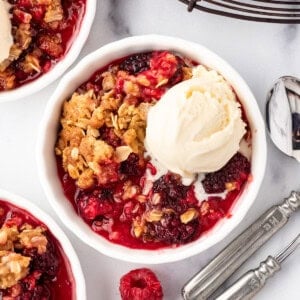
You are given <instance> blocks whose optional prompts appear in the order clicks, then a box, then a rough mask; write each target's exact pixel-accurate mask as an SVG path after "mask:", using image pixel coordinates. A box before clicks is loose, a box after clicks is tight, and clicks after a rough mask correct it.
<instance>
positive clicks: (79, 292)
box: [0, 189, 86, 300]
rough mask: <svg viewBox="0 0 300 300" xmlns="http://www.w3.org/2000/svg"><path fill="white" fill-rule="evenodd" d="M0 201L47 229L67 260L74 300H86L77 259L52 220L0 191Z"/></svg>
mask: <svg viewBox="0 0 300 300" xmlns="http://www.w3.org/2000/svg"><path fill="white" fill-rule="evenodd" d="M0 200H3V201H5V202H7V203H10V204H12V205H14V206H16V207H18V208H21V209H23V210H25V211H27V212H28V213H29V214H31V215H32V216H34V217H35V218H36V219H37V220H39V221H41V222H42V223H43V224H45V225H46V226H47V227H48V229H49V230H50V232H51V233H52V235H53V236H54V237H55V238H56V239H57V240H58V242H59V244H60V246H61V248H62V250H63V252H64V254H65V256H66V258H67V259H68V260H69V264H70V267H71V272H72V274H73V277H74V280H75V289H76V299H77V300H86V288H85V280H84V276H83V272H82V269H81V266H80V262H79V259H78V257H77V255H76V253H75V250H74V248H73V246H72V244H71V243H70V241H69V240H68V238H67V236H66V235H65V234H64V232H63V231H62V230H61V229H60V227H59V226H58V225H57V224H56V223H55V222H54V220H53V219H52V218H51V217H49V216H48V215H47V214H46V213H45V212H44V211H42V210H41V209H40V208H38V207H37V206H36V205H34V204H33V203H32V202H30V201H28V200H26V199H24V198H22V197H20V196H17V195H14V194H12V193H9V192H7V191H4V190H2V189H0Z"/></svg>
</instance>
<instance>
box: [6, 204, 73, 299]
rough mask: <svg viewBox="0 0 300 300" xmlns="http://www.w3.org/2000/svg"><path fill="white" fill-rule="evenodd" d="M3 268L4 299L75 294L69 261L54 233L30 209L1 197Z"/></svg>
mask: <svg viewBox="0 0 300 300" xmlns="http://www.w3.org/2000/svg"><path fill="white" fill-rule="evenodd" d="M12 265H14V268H11V267H10V266H12ZM0 268H1V277H0V295H1V296H2V297H3V299H22V300H30V299H39V300H50V299H70V300H71V299H74V298H75V290H74V279H73V275H72V273H71V271H70V266H69V262H68V260H67V258H66V257H65V255H64V254H63V252H62V249H61V246H60V245H59V243H58V241H57V240H56V239H55V237H54V236H53V235H52V233H51V232H50V231H49V230H48V229H47V228H46V226H45V225H44V224H41V223H40V222H39V221H38V220H37V219H35V218H34V217H33V216H31V215H30V214H29V213H28V212H26V211H24V210H22V209H19V208H17V207H15V206H13V205H11V204H8V203H6V202H4V201H1V200H0ZM2 297H1V299H2Z"/></svg>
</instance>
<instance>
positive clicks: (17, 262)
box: [0, 251, 30, 289]
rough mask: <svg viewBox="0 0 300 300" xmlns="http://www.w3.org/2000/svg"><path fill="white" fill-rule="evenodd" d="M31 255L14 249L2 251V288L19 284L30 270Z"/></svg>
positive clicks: (0, 277)
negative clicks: (27, 255) (28, 255)
mask: <svg viewBox="0 0 300 300" xmlns="http://www.w3.org/2000/svg"><path fill="white" fill-rule="evenodd" d="M29 263H30V257H26V256H22V255H20V254H18V253H15V252H12V251H0V289H7V288H9V287H12V286H13V285H15V284H17V283H18V281H19V280H20V279H22V278H24V277H25V276H26V275H27V274H28V272H29Z"/></svg>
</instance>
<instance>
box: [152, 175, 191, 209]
mask: <svg viewBox="0 0 300 300" xmlns="http://www.w3.org/2000/svg"><path fill="white" fill-rule="evenodd" d="M188 190H189V187H188V186H185V185H183V184H182V183H181V181H180V179H178V178H176V177H175V176H174V175H172V174H167V175H165V176H162V177H160V178H159V179H158V180H156V181H155V182H154V183H153V192H154V193H159V194H160V196H161V199H162V203H161V205H162V206H163V207H168V208H172V209H173V210H174V211H176V212H178V213H181V212H182V211H184V210H185V209H187V207H188V206H187V205H188V203H186V201H185V199H186V197H187V192H188Z"/></svg>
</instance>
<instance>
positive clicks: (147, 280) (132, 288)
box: [119, 268, 163, 300]
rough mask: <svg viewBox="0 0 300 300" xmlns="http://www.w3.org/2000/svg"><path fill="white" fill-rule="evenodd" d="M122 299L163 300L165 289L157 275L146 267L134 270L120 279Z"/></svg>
mask: <svg viewBox="0 0 300 300" xmlns="http://www.w3.org/2000/svg"><path fill="white" fill-rule="evenodd" d="M119 289H120V293H121V298H122V300H161V299H162V297H163V291H162V287H161V284H160V282H159V280H158V279H157V277H156V275H155V274H154V273H153V272H152V271H151V270H150V269H146V268H142V269H136V270H132V271H130V272H129V273H127V274H125V275H124V276H122V278H121V280H120V288H119Z"/></svg>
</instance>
